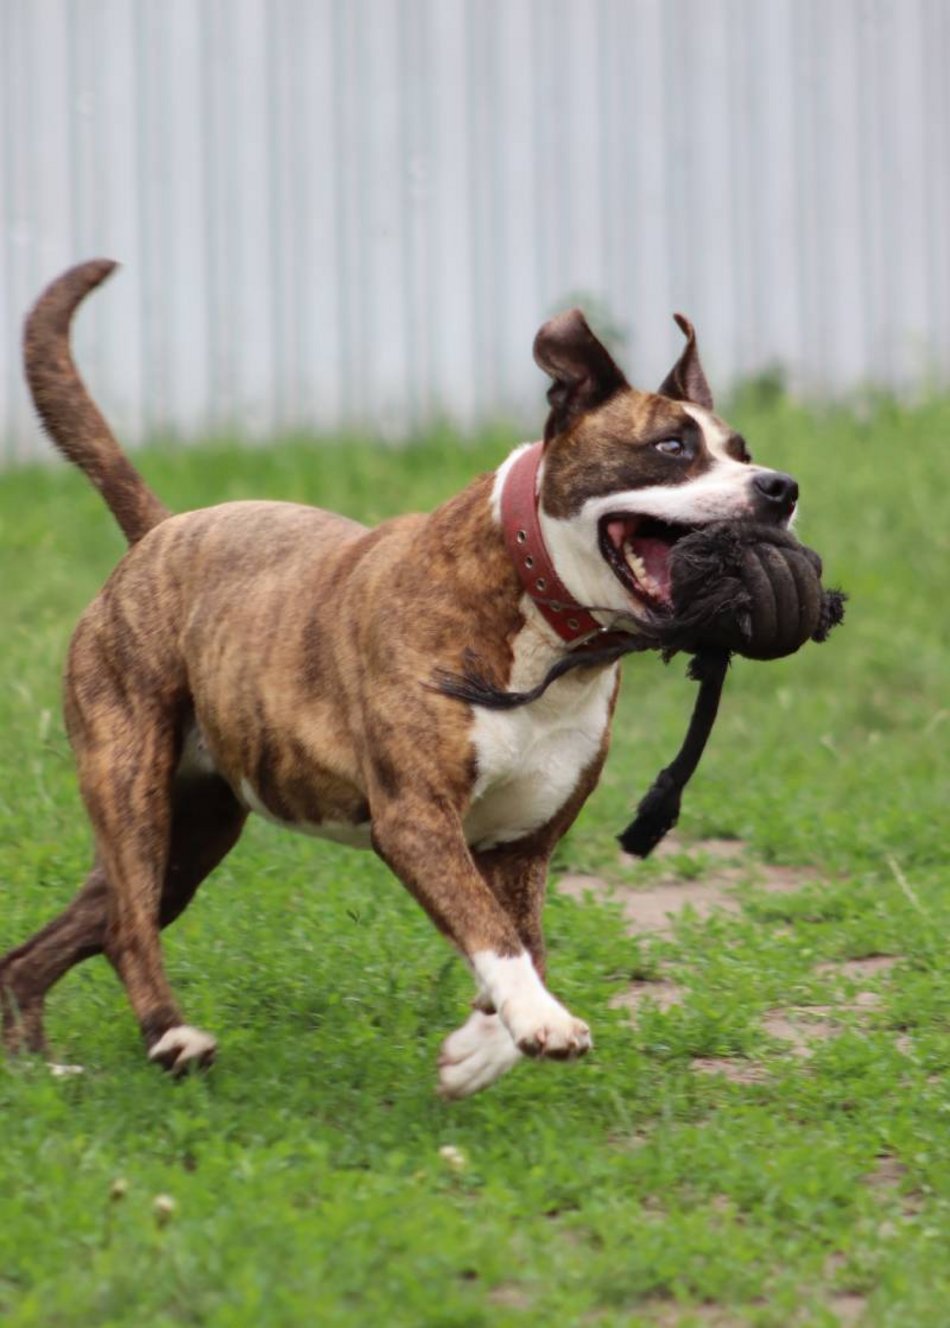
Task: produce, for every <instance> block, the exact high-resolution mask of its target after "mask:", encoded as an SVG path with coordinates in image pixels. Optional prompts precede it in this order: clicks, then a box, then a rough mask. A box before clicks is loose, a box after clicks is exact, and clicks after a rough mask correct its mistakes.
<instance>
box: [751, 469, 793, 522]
mask: <svg viewBox="0 0 950 1328" xmlns="http://www.w3.org/2000/svg"><path fill="white" fill-rule="evenodd" d="M752 483H753V484H754V485H755V487H756V489H757V490H758V493H759V495H760V497H761V498H763V499H764V500H765V502H766V503H767V504H768V507H767V509H766V510H767V511H769V512H781V513H782V515H783V516H784V515H786V514H787V513H789V512H791V511H792V510H793V508H794V506H795V504H796V503H797V502H798V482H797V481H796V480H793V479H792V477H791V475H784V474H783V473H782V471H780V470H765V471H763V472H762V473H761V474H760V475H756V476H755V477H754V479H753V480H752Z"/></svg>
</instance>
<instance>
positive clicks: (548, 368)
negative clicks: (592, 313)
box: [534, 309, 627, 442]
mask: <svg viewBox="0 0 950 1328" xmlns="http://www.w3.org/2000/svg"><path fill="white" fill-rule="evenodd" d="M534 358H535V363H536V364H537V365H538V367H539V368H541V369H543V370H544V372H545V373H546V374H550V376H551V377H552V378H553V379H554V382H553V383H552V385H551V387H550V388H549V389H548V401H549V402H550V403H551V413H550V415H549V416H548V419H547V423H546V424H545V426H544V440H545V442H547V440H548V439H549V438H553V437H554V435H555V434H558V433H563V432H564V430H565V429H566V428H568V426H569V425H570V424H571V423H572V422H573V421H574V420H575V419H577V417H578V416H579V415H582V414H583V413H584V411H587V410H593V409H594V408H595V407H596V406H600V405H603V403H604V402H605V401H606V400H607V398H608V397H612V396H613V394H614V393H615V392H619V390H620V389H621V388H622V387H626V386H627V380H626V378H624V376H623V374H622V373H621V372H620V370H619V369H618V368H617V366H616V364H614V362H613V359H612V358H611V355H610V352H609V351H608V350H607V348H606V346H604V345H603V344H602V343H601V342H600V341H598V340H597V338H596V337H595V336H594V334H593V332H592V331H591V330H590V328H589V327H588V325H587V319H586V318H585V317H584V315H583V314H582V313H581V311H580V309H568V310H567V311H566V312H565V313H563V314H556V315H555V317H554V318H552V319H550V320H549V321H548V322H547V323H545V324H544V326H543V327H542V328H541V330H540V332H539V333H538V335H537V336H536V337H535V339H534Z"/></svg>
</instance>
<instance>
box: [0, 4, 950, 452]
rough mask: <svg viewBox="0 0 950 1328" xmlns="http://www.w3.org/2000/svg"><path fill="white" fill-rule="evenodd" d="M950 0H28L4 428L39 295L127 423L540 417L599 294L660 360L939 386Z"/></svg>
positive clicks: (810, 388)
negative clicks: (550, 382) (548, 387)
mask: <svg viewBox="0 0 950 1328" xmlns="http://www.w3.org/2000/svg"><path fill="white" fill-rule="evenodd" d="M948 69H950V5H948V4H947V3H946V2H945V0H834V3H828V0H477V2H476V0H162V2H161V3H149V2H148V0H2V3H0V206H2V261H0V457H2V458H3V459H5V460H6V461H7V462H8V463H9V462H10V461H13V460H17V459H28V458H30V457H32V456H47V455H48V454H49V450H50V449H49V448H48V447H47V445H46V444H45V443H44V442H43V440H42V439H41V438H40V436H39V433H38V430H37V428H36V426H35V424H34V421H33V418H32V412H31V409H30V405H29V402H28V399H27V397H26V393H25V391H24V389H23V387H22V384H21V376H20V367H19V336H20V327H21V322H22V317H23V314H24V312H25V310H26V309H27V307H28V306H29V304H30V303H31V302H32V300H33V298H34V297H35V295H36V294H37V292H38V291H39V289H40V288H41V287H42V286H43V285H44V284H45V282H46V281H48V280H49V279H50V278H51V277H52V276H54V275H55V274H56V273H57V272H59V271H60V270H61V269H62V268H63V267H65V266H66V265H68V264H70V263H73V262H75V261H77V260H79V259H82V258H87V257H92V256H96V255H108V256H112V257H116V258H118V259H120V260H121V261H122V262H123V264H124V265H125V267H124V270H123V271H122V272H121V273H120V274H119V275H118V276H117V277H116V278H115V279H114V282H113V283H112V284H111V285H110V286H109V288H108V289H107V290H106V291H104V292H102V293H100V294H97V295H96V296H95V298H94V299H93V300H92V301H91V302H90V305H89V307H88V308H87V309H86V310H85V311H84V313H83V315H82V318H81V320H80V325H79V329H78V343H79V357H80V360H81V364H82V366H83V369H84V372H85V373H86V375H87V377H88V378H89V380H90V382H91V383H92V384H94V389H95V394H96V397H97V399H98V400H99V401H100V402H101V403H102V404H103V406H104V408H105V409H106V411H107V413H108V414H109V416H110V418H111V419H112V420H113V421H114V423H115V425H116V426H117V430H118V432H119V434H120V437H121V438H122V439H123V440H124V441H126V442H138V441H141V440H144V439H147V438H149V437H153V436H156V435H162V436H168V435H177V436H180V437H182V438H185V439H191V438H198V437H208V436H221V435H227V436H229V437H232V436H237V437H241V436H247V437H251V438H259V437H266V436H269V435H274V436H276V435H281V434H285V435H286V434H288V433H295V432H319V433H327V432H331V431H335V430H341V429H343V430H361V431H369V432H371V433H372V434H374V435H379V436H383V437H386V438H399V437H403V436H407V435H409V434H411V433H412V431H413V430H419V429H422V428H425V427H427V426H428V425H430V424H432V423H435V422H440V421H445V422H448V423H450V424H452V425H455V426H458V427H460V428H462V429H464V430H472V429H474V428H476V427H478V426H479V425H480V424H483V423H485V422H488V421H498V420H506V421H510V422H511V423H512V424H517V425H518V426H523V427H525V428H526V429H531V430H536V429H537V428H538V426H539V421H540V419H541V405H542V394H543V390H544V382H543V380H542V379H541V376H540V374H539V373H538V371H537V370H536V369H535V367H534V365H533V363H532V359H531V341H532V337H533V335H534V332H535V331H536V329H537V327H538V325H539V324H540V322H541V321H542V320H543V319H544V318H545V317H546V316H547V315H549V314H550V313H551V312H552V311H554V310H555V309H557V308H559V307H562V306H564V305H565V304H568V303H582V304H584V305H585V307H587V308H588V309H589V310H590V311H591V313H592V314H593V315H594V321H595V322H598V323H599V325H600V327H601V328H602V329H604V330H605V331H607V332H608V333H611V334H612V335H613V336H614V337H615V339H616V340H618V341H621V342H625V347H624V352H623V353H624V362H625V364H626V365H627V366H628V368H629V371H630V375H631V378H632V380H633V381H634V382H635V383H636V384H638V385H640V386H646V387H652V386H654V385H655V384H656V383H657V382H658V381H659V380H660V378H661V377H662V376H663V374H664V373H665V371H666V369H667V368H668V367H669V363H670V361H671V359H672V357H673V356H674V354H675V353H676V341H677V334H676V333H675V329H674V326H673V324H672V322H671V320H670V314H671V312H672V311H673V310H674V309H683V310H685V311H686V312H687V313H689V315H690V316H691V317H692V318H693V319H694V320H695V321H696V323H697V325H698V328H699V332H700V339H701V346H702V347H703V353H704V358H705V360H706V362H707V366H708V369H709V372H710V376H711V379H712V381H713V382H714V384H716V385H717V387H718V388H719V389H720V390H727V389H729V388H730V387H733V386H735V385H736V384H738V383H740V382H741V381H743V380H747V379H749V378H750V377H759V378H762V379H765V380H766V381H770V382H774V383H778V384H786V385H788V386H789V387H790V388H791V389H792V390H793V391H795V392H798V393H802V394H805V395H806V396H808V397H812V398H822V397H829V396H830V397H835V398H840V397H843V396H848V395H849V394H853V393H855V391H856V390H859V389H866V388H868V387H872V388H880V389H893V390H896V391H898V392H899V393H900V394H902V396H907V397H913V396H914V395H915V394H924V393H926V392H927V391H930V390H932V389H935V388H939V387H941V386H945V385H946V382H947V378H948V366H950V86H948V78H947V71H948Z"/></svg>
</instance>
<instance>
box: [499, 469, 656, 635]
mask: <svg viewBox="0 0 950 1328" xmlns="http://www.w3.org/2000/svg"><path fill="white" fill-rule="evenodd" d="M543 451H544V444H543V443H532V445H531V446H530V447H526V448H525V449H524V451H523V452H521V453H520V454H519V455H518V456H517V457H516V458H515V460H514V462H513V463H512V465H511V466H510V467H509V469H508V473H507V475H506V476H505V483H504V486H503V488H502V491H501V528H502V531H503V533H504V536H505V544H506V545H507V547H508V553H509V555H510V556H511V561H512V562H513V563H514V565H515V568H516V569H517V572H518V576H519V578H520V580H521V584H522V586H523V587H524V589H525V591H526V593H527V594H528V595H530V596H531V598H532V599H533V600H534V602H535V604H536V605H537V606H538V608H539V610H540V611H541V613H542V614H543V616H544V618H545V619H546V620H547V622H548V623H550V625H551V626H552V627H553V628H554V630H555V632H557V634H558V636H559V637H560V638H561V640H562V641H564V642H566V644H567V645H569V646H576V647H577V648H584V649H600V648H602V647H604V646H608V645H611V644H613V643H614V642H615V641H620V640H626V639H627V638H628V637H629V635H630V634H629V633H627V632H620V631H616V630H608V629H607V628H605V627H603V626H602V625H601V624H600V623H599V622H598V621H597V619H596V618H595V617H594V615H593V614H592V613H591V612H590V610H589V609H585V608H584V607H583V605H581V604H578V602H577V600H576V599H574V597H573V595H572V594H571V592H570V591H569V590H568V588H567V586H565V584H564V582H563V581H562V580H561V578H560V577H559V576H558V574H557V572H556V571H555V570H554V563H553V562H552V560H551V555H550V554H549V553H548V549H547V545H546V544H545V542H544V536H543V535H542V533H541V523H540V521H539V519H538V468H539V466H540V465H541V456H542V453H543Z"/></svg>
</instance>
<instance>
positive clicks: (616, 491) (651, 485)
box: [534, 309, 798, 622]
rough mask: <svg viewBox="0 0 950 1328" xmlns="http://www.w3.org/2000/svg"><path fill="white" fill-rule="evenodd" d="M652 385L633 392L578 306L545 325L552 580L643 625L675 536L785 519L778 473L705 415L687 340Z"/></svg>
mask: <svg viewBox="0 0 950 1328" xmlns="http://www.w3.org/2000/svg"><path fill="white" fill-rule="evenodd" d="M676 321H677V323H678V324H679V326H680V328H681V330H682V331H683V333H684V334H685V337H686V346H685V348H684V350H683V353H682V355H681V356H680V358H679V360H678V361H677V363H676V364H675V365H674V366H673V368H672V370H671V371H670V373H669V374H668V375H667V377H666V378H665V379H664V381H663V383H662V384H661V386H660V388H659V391H657V392H640V391H637V390H636V389H635V388H632V387H631V386H630V385H629V383H628V382H627V380H626V379H625V378H624V376H623V374H622V373H621V371H620V369H619V368H618V367H617V365H616V364H615V363H614V360H613V358H612V357H611V355H610V353H609V352H608V350H607V349H606V347H605V346H603V345H602V344H601V342H600V341H598V339H597V337H596V336H595V335H594V334H593V332H592V331H591V330H590V328H589V326H588V325H587V321H586V319H585V318H584V315H583V314H582V313H581V311H580V310H579V309H571V310H569V311H568V312H567V313H563V314H558V315H557V317H555V318H552V319H551V320H550V322H547V323H545V324H544V326H543V327H542V328H541V330H540V331H539V333H538V335H537V337H536V338H535V343H534V355H535V359H536V361H537V363H538V364H539V365H540V367H541V368H542V369H543V370H544V371H545V373H547V374H549V375H550V376H551V378H552V379H553V384H552V386H551V388H550V390H549V391H548V401H549V402H550V404H551V412H550V415H549V416H548V420H547V424H546V426H545V431H544V440H545V445H544V470H543V476H542V481H541V493H540V505H539V506H540V520H541V527H542V530H543V532H544V539H545V542H546V544H547V546H548V549H549V550H550V553H551V557H552V559H553V561H554V564H555V566H556V568H557V570H558V573H559V574H560V576H561V579H562V580H563V582H564V583H565V585H566V586H567V588H568V589H569V590H570V591H571V593H572V594H573V595H574V596H575V597H576V599H577V600H578V601H579V603H581V604H589V605H596V606H598V607H600V608H604V609H610V610H613V611H615V612H617V613H618V614H623V615H625V616H627V617H632V618H633V619H634V620H640V621H643V622H647V621H649V620H650V619H651V618H652V617H654V616H655V615H656V614H657V613H658V612H660V613H662V612H664V611H667V610H668V609H669V607H670V604H671V594H670V555H671V552H672V549H673V546H674V545H675V543H676V542H677V540H678V539H680V538H682V537H683V536H684V535H687V534H689V533H690V532H691V531H694V530H696V529H697V528H699V527H700V526H703V525H706V524H708V523H710V522H713V521H743V520H749V521H756V522H760V523H769V524H775V525H778V526H787V525H788V524H789V522H790V520H791V518H792V516H793V514H794V511H795V505H796V503H797V501H798V485H797V484H796V483H795V481H794V480H793V479H792V478H791V476H789V475H785V474H782V473H781V472H780V471H776V470H770V469H768V468H766V467H764V466H758V465H755V464H754V463H753V461H752V458H751V456H750V455H749V450H748V448H747V446H746V444H745V441H744V439H743V438H742V437H741V436H740V435H739V434H738V433H736V432H735V430H733V429H731V428H730V427H729V425H728V424H726V423H725V422H724V421H723V420H721V419H720V418H719V417H718V416H717V415H716V414H715V413H714V411H713V400H712V393H711V392H710V390H709V384H708V383H707V381H706V375H705V374H704V372H703V368H702V364H701V363H700V359H699V352H698V350H697V348H696V336H695V333H694V331H693V327H692V325H691V324H690V322H689V321H688V320H687V319H686V318H684V317H682V316H681V315H677V316H676Z"/></svg>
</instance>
